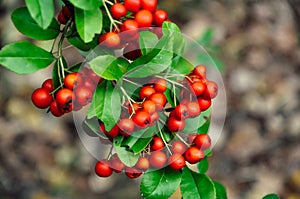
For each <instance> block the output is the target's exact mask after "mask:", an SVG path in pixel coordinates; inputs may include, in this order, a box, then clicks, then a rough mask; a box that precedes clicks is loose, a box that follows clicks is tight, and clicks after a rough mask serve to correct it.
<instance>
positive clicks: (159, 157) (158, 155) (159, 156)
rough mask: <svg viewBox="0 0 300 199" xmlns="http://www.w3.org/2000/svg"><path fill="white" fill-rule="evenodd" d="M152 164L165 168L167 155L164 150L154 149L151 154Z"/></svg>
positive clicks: (152, 165) (155, 166)
mask: <svg viewBox="0 0 300 199" xmlns="http://www.w3.org/2000/svg"><path fill="white" fill-rule="evenodd" d="M149 161H150V165H151V167H153V168H156V169H158V168H163V167H164V166H165V164H166V162H167V155H166V154H165V153H164V152H162V151H154V152H152V153H151V155H150V159H149Z"/></svg>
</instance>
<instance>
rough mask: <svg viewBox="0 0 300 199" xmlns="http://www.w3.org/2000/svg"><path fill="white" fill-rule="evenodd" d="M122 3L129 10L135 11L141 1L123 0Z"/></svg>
mask: <svg viewBox="0 0 300 199" xmlns="http://www.w3.org/2000/svg"><path fill="white" fill-rule="evenodd" d="M124 5H125V7H126V8H127V10H128V11H130V12H137V11H139V10H140V8H141V1H140V0H125V1H124Z"/></svg>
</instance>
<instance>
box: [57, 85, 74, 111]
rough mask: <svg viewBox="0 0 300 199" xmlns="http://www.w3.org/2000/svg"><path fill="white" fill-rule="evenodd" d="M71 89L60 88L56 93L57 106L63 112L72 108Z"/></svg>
mask: <svg viewBox="0 0 300 199" xmlns="http://www.w3.org/2000/svg"><path fill="white" fill-rule="evenodd" d="M72 98H73V91H71V90H70V89H67V88H62V89H60V90H59V91H58V92H57V93H56V97H55V99H56V102H57V105H58V107H59V108H61V109H63V110H64V111H65V112H69V111H70V109H71V108H72Z"/></svg>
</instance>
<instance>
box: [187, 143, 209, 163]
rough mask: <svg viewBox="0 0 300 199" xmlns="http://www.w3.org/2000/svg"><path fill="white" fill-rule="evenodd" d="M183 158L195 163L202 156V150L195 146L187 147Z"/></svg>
mask: <svg viewBox="0 0 300 199" xmlns="http://www.w3.org/2000/svg"><path fill="white" fill-rule="evenodd" d="M184 157H185V160H186V161H188V162H189V163H191V164H196V163H197V162H199V161H200V160H202V159H203V158H204V153H203V151H202V150H200V149H199V148H197V147H195V146H191V147H190V148H188V149H187V150H186V152H185V154H184Z"/></svg>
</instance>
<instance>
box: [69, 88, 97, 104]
mask: <svg viewBox="0 0 300 199" xmlns="http://www.w3.org/2000/svg"><path fill="white" fill-rule="evenodd" d="M74 92H75V99H74V102H76V104H79V105H81V106H85V105H87V104H88V103H90V102H91V100H92V97H93V93H92V91H91V90H90V89H88V88H86V87H84V86H79V87H76V89H75V90H74Z"/></svg>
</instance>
